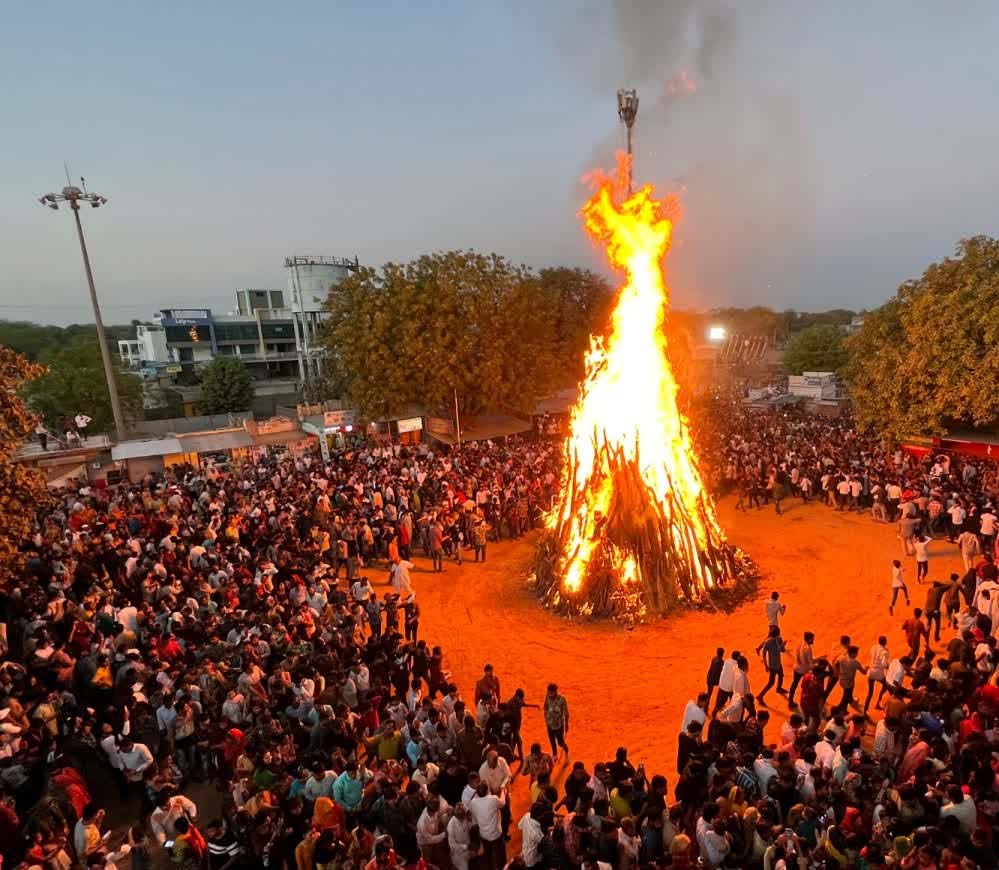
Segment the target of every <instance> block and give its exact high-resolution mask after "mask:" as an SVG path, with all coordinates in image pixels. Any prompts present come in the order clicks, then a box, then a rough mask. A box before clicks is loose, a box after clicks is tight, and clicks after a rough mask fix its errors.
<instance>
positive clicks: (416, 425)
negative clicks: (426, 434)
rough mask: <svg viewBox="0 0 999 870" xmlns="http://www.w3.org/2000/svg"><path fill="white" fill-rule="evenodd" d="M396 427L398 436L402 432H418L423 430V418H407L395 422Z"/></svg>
mask: <svg viewBox="0 0 999 870" xmlns="http://www.w3.org/2000/svg"><path fill="white" fill-rule="evenodd" d="M396 426H397V427H398V430H399V434H400V435H401V434H402V433H403V432H419V431H420V430H421V429H422V428H423V418H422V417H408V418H407V419H405V420H398V421H396Z"/></svg>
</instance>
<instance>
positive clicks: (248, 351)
mask: <svg viewBox="0 0 999 870" xmlns="http://www.w3.org/2000/svg"><path fill="white" fill-rule="evenodd" d="M239 352H240V354H241V355H242V356H253V355H254V354H255V353H256V352H257V346H256V345H255V344H241V345H240V346H239Z"/></svg>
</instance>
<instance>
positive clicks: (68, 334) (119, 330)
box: [0, 320, 139, 362]
mask: <svg viewBox="0 0 999 870" xmlns="http://www.w3.org/2000/svg"><path fill="white" fill-rule="evenodd" d="M138 323H139V321H137V320H133V321H132V323H131V325H129V326H105V327H104V334H105V335H107V337H108V341H109V342H110V346H111V348H112V349H114V348H117V346H118V340H119V339H133V338H135V327H136V326H137V325H138ZM79 338H92V339H95V340H96V338H97V327H96V326H94V324H92V323H74V324H73V325H71V326H43V325H42V324H39V323H30V322H28V321H24V320H0V345H6V346H7V347H9V348H12V349H13V350H15V351H17V352H18V353H19V354H22V355H24V356H26V357H27V358H28V359H29V360H31V361H33V362H37V361H38V360H40V359H41V358H42V357H43V356H45V354H46V353H49V352H51V351H54V350H56V349H58V348H59V347H61V346H63V345H65V344H67V343H68V342H72V341H76V340H77V339H79Z"/></svg>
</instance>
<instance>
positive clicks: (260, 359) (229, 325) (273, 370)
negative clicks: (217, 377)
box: [153, 290, 299, 380]
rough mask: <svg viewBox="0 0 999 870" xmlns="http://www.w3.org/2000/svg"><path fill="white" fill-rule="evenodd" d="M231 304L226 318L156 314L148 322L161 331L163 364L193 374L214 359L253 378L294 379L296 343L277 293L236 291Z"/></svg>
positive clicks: (177, 311)
mask: <svg viewBox="0 0 999 870" xmlns="http://www.w3.org/2000/svg"><path fill="white" fill-rule="evenodd" d="M257 294H263V296H260V295H257ZM261 302H263V305H262V304H260V303H261ZM236 304H237V310H236V312H233V313H228V314H214V313H213V312H212V310H211V309H210V308H164V309H161V310H160V311H157V312H156V314H155V315H154V317H153V319H154V320H155V322H156V324H157V325H158V326H159V327H160V328H161V329H162V330H163V334H164V344H165V347H166V351H167V355H168V360H167V362H168V363H170V364H174V365H179V366H180V367H181V372H183V373H186V374H191V375H193V374H194V372H195V371H197V369H198V368H201V367H203V366H205V365H207V364H208V363H210V362H211V361H212V360H213V359H215V358H217V357H223V358H226V357H231V358H234V359H239V360H241V361H242V362H243V363H245V364H246V367H247V369H249V372H250V375H251V377H253V378H254V380H267V379H270V378H294V377H295V376H296V374H297V373H298V370H299V366H298V364H297V363H298V356H299V354H298V343H297V342H296V340H295V332H296V331H295V326H294V324H293V322H292V316H291V312H290V311H289V310H288V309H287V308H285V307H284V294H283V292H282V291H281V290H237V291H236ZM264 305H266V306H268V307H264Z"/></svg>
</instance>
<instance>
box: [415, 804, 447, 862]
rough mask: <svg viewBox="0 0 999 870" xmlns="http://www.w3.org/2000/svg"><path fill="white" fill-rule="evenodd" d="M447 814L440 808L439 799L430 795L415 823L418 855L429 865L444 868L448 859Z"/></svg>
mask: <svg viewBox="0 0 999 870" xmlns="http://www.w3.org/2000/svg"><path fill="white" fill-rule="evenodd" d="M447 824H448V816H447V813H446V812H445V811H444V810H443V808H442V807H441V799H440V798H439V797H437V796H436V795H431V796H430V797H429V798H428V799H427V804H426V806H425V807H424V808H423V812H422V813H420V818H419V819H418V820H417V822H416V845H417V846H419V847H420V854H421V855H423V858H424V859H425V860H426V862H427V863H428V864H430V865H433V866H436V867H446V866H447V863H448V858H450V853H451V850H450V847H449V846H448V844H447V842H446V841H447Z"/></svg>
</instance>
